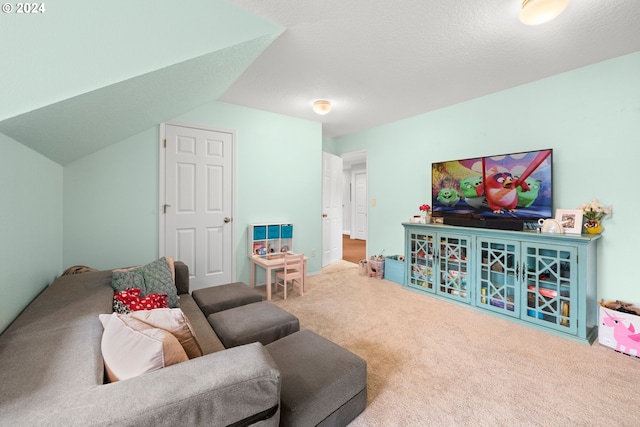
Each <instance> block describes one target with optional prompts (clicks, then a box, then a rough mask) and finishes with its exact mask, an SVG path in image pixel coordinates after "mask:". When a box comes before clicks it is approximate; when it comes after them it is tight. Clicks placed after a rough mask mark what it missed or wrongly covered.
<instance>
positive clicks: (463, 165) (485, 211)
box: [431, 149, 553, 230]
mask: <svg viewBox="0 0 640 427" xmlns="http://www.w3.org/2000/svg"><path fill="white" fill-rule="evenodd" d="M552 157H553V151H552V150H551V149H547V150H538V151H526V152H521V153H510V154H501V155H494V156H486V157H475V158H470V159H462V160H450V161H446V162H436V163H433V164H432V167H431V193H432V194H431V196H432V198H431V201H432V209H433V216H434V217H442V218H443V222H444V223H445V224H451V225H461V226H469V227H486V228H498V229H507V230H522V229H523V228H524V229H526V228H529V225H526V223H527V222H529V223H532V222H535V221H537V220H538V219H539V218H550V217H552V213H553V206H552V200H553V197H552V189H553V183H552V173H551V170H552Z"/></svg>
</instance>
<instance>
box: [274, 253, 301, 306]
mask: <svg viewBox="0 0 640 427" xmlns="http://www.w3.org/2000/svg"><path fill="white" fill-rule="evenodd" d="M303 262H304V254H287V255H285V256H284V266H283V267H284V268H283V269H282V270H280V271H277V272H276V289H277V288H278V286H282V287H283V288H284V299H287V284H288V282H289V281H291V284H292V286H293V282H294V281H297V282H298V289H299V290H300V296H302V295H303V294H304V276H303V273H304V268H303V267H304V266H303Z"/></svg>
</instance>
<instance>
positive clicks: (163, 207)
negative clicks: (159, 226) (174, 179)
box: [162, 204, 171, 213]
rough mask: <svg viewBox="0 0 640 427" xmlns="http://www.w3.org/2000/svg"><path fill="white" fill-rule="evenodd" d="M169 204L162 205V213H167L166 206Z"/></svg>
mask: <svg viewBox="0 0 640 427" xmlns="http://www.w3.org/2000/svg"><path fill="white" fill-rule="evenodd" d="M170 206H171V205H166V204H165V205H162V209H163V210H164V213H167V208H168V207H170Z"/></svg>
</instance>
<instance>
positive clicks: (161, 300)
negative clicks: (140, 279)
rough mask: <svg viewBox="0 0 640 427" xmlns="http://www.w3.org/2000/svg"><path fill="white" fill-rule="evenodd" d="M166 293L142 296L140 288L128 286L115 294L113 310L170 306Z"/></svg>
mask: <svg viewBox="0 0 640 427" xmlns="http://www.w3.org/2000/svg"><path fill="white" fill-rule="evenodd" d="M168 307H169V304H168V302H167V295H166V294H151V295H147V296H146V297H140V289H139V288H128V289H126V290H124V291H120V292H116V293H115V294H114V296H113V311H114V312H115V313H121V314H123V313H129V312H131V311H138V310H153V309H154V308H168Z"/></svg>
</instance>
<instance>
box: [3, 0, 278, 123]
mask: <svg viewBox="0 0 640 427" xmlns="http://www.w3.org/2000/svg"><path fill="white" fill-rule="evenodd" d="M39 4H40V3H39ZM45 6H46V9H47V10H46V12H45V13H43V14H39V15H31V16H28V15H21V14H16V13H10V14H2V25H0V39H1V40H4V41H5V42H4V43H0V58H3V64H2V72H3V73H2V77H3V80H2V85H0V99H2V103H0V120H2V119H6V118H9V117H13V116H16V115H18V114H22V113H25V112H28V111H32V110H35V109H37V108H40V107H43V106H46V105H50V104H53V103H55V102H58V101H62V100H66V99H69V98H71V97H74V96H77V95H80V94H83V93H87V92H90V91H92V90H95V89H99V88H104V87H105V86H108V85H111V84H114V83H118V82H122V81H125V80H127V79H130V78H133V77H136V76H140V75H142V74H145V73H149V72H152V71H155V70H158V69H161V68H164V67H167V66H170V65H173V64H177V63H180V62H183V61H186V60H189V59H192V58H197V57H200V56H202V55H205V54H208V53H211V52H215V51H218V50H221V49H224V48H227V47H229V46H233V45H236V44H238V43H241V42H245V41H248V40H252V39H255V38H258V37H262V36H264V35H267V34H273V33H277V32H279V31H280V30H281V29H282V27H281V26H279V25H277V24H275V23H272V22H270V21H268V20H267V19H265V18H262V17H259V16H257V15H254V14H252V13H251V12H249V11H247V10H245V9H242V8H240V7H238V6H236V5H233V4H230V3H229V2H227V1H225V0H191V1H189V2H185V3H184V4H182V3H176V2H175V1H174V0H136V1H134V2H132V1H129V0H110V1H105V2H88V1H85V0H57V1H55V2H54V3H45ZM14 9H15V5H14ZM25 18H33V19H25ZM8 40H14V42H8ZM44 70H46V72H45V71H44Z"/></svg>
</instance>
